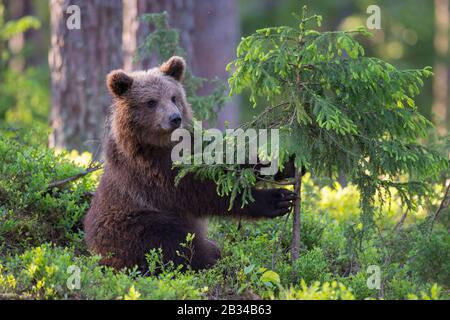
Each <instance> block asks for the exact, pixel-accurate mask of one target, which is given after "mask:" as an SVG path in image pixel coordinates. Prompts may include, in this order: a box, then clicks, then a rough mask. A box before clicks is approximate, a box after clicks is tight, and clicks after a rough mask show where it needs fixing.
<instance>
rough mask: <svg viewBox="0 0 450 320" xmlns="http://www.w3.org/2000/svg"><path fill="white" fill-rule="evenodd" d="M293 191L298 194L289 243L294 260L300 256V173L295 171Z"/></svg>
mask: <svg viewBox="0 0 450 320" xmlns="http://www.w3.org/2000/svg"><path fill="white" fill-rule="evenodd" d="M294 193H295V194H296V195H297V196H298V199H296V200H295V204H294V219H293V222H292V243H291V259H292V262H295V261H296V260H297V259H298V257H299V256H300V226H301V224H300V223H301V220H300V217H301V211H302V173H301V171H297V172H296V173H295V186H294Z"/></svg>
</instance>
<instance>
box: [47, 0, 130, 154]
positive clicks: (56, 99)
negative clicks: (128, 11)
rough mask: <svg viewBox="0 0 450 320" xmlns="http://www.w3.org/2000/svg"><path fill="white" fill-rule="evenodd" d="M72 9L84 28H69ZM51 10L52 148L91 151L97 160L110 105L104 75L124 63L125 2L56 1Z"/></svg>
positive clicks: (92, 0)
mask: <svg viewBox="0 0 450 320" xmlns="http://www.w3.org/2000/svg"><path fill="white" fill-rule="evenodd" d="M70 5H78V6H79V7H80V12H81V29H80V30H76V29H73V30H69V29H68V28H67V27H66V20H67V19H68V18H69V17H70V16H71V14H68V13H67V7H68V6H70ZM50 10H51V33H52V36H51V50H50V53H49V65H50V71H51V78H52V112H51V126H52V130H53V131H52V133H51V136H50V141H49V142H50V146H51V147H56V148H67V149H77V150H80V151H84V150H87V151H90V152H93V153H94V155H96V157H97V158H98V156H99V155H100V152H99V151H100V145H101V140H102V138H103V132H104V127H105V117H106V115H107V112H108V107H109V105H110V104H111V97H110V95H109V94H108V92H107V89H106V85H105V77H106V75H107V74H108V72H109V71H111V70H112V69H116V68H121V67H122V65H123V55H122V0H90V1H85V0H70V1H69V0H52V1H51V3H50Z"/></svg>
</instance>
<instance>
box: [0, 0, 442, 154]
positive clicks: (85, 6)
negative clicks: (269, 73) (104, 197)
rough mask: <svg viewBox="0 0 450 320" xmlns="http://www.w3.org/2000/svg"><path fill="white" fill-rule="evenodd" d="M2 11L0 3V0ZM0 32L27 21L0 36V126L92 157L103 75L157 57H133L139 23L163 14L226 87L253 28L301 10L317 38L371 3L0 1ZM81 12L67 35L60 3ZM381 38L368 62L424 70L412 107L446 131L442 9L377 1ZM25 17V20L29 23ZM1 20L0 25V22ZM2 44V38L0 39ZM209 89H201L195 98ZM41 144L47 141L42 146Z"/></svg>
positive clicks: (106, 100)
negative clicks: (313, 21)
mask: <svg viewBox="0 0 450 320" xmlns="http://www.w3.org/2000/svg"><path fill="white" fill-rule="evenodd" d="M0 3H1V1H0ZM3 4H4V12H0V15H1V18H2V19H0V29H1V28H5V27H7V25H8V21H10V20H16V19H19V18H23V17H27V16H29V17H30V19H31V20H30V21H28V23H29V26H31V28H29V29H28V30H27V31H25V32H16V33H15V34H14V35H13V36H11V37H6V36H5V35H4V34H3V35H0V41H1V43H0V53H1V56H2V63H1V65H0V79H1V80H0V81H1V86H0V124H1V125H2V126H4V127H5V126H6V127H12V128H15V129H23V130H29V129H33V130H35V131H36V132H37V134H36V137H35V138H36V139H37V140H38V141H40V142H42V143H45V144H46V143H47V142H49V144H50V146H52V147H57V148H63V147H64V148H68V149H77V150H80V151H85V150H87V151H90V152H93V153H96V152H98V149H99V145H100V142H101V138H102V132H103V127H104V121H105V116H106V114H107V110H108V106H109V104H110V99H111V98H110V96H109V95H108V93H107V91H106V87H105V85H104V78H105V75H106V74H107V73H108V72H109V71H110V70H112V69H115V68H124V69H125V70H133V69H145V68H149V67H151V66H154V65H155V63H156V57H145V58H144V59H141V60H139V61H137V60H136V59H135V58H134V57H135V55H136V52H137V51H138V49H139V46H140V45H142V44H143V40H144V38H145V37H146V36H147V35H148V33H149V32H150V31H151V28H150V26H149V25H148V23H146V22H145V21H142V20H140V19H139V16H141V15H142V14H145V13H152V12H162V11H167V12H168V13H169V16H170V24H171V26H172V27H175V28H177V29H179V30H180V37H181V45H182V47H183V49H184V50H185V51H186V58H187V59H188V63H189V67H190V68H191V70H192V72H193V74H194V75H196V76H199V77H204V78H208V79H213V78H215V77H218V78H220V79H222V80H226V79H227V76H228V75H227V72H226V71H225V66H226V64H227V63H228V62H230V61H231V60H232V59H233V58H234V56H235V48H236V45H237V43H238V41H239V39H240V37H241V36H245V35H248V34H249V33H251V32H253V31H254V30H255V29H258V28H261V27H266V26H273V25H280V24H285V25H292V24H294V23H295V20H294V18H293V17H292V15H291V12H293V11H298V9H299V8H300V7H301V6H302V5H304V4H307V5H308V6H309V9H310V12H314V13H317V14H321V15H323V16H324V25H323V26H322V29H323V30H345V29H351V28H355V27H358V26H361V25H363V26H364V25H365V24H366V19H367V17H368V16H369V14H368V13H366V9H367V7H368V6H369V5H371V4H374V1H365V0H358V1H357V0H344V1H339V2H337V1H298V0H280V1H273V0H264V1H259V0H250V1H235V0H231V1H219V0H217V1H202V0H130V1H119V0H116V1H106V0H94V1H83V0H73V1H62V0H52V1H36V0H34V1H33V0H14V1H12V0H4V1H3ZM72 4H76V5H79V7H80V9H81V30H69V29H67V28H66V20H67V18H68V17H69V16H70V14H68V13H67V12H66V11H67V7H68V6H69V5H72ZM376 4H377V5H378V6H380V8H381V23H382V29H381V30H373V37H371V38H370V39H369V40H368V41H367V43H365V45H366V47H367V51H368V55H375V56H377V57H380V58H381V59H384V60H386V61H388V62H390V63H392V64H394V65H396V66H397V67H399V68H403V69H408V68H421V67H424V66H427V65H429V66H433V67H434V72H435V77H434V79H433V80H429V81H427V82H426V83H425V88H424V90H423V93H422V95H421V96H420V97H419V100H418V105H419V106H420V108H421V112H422V113H423V114H424V115H426V116H427V118H429V119H431V120H432V121H433V122H434V123H435V125H436V126H437V127H438V130H439V132H440V133H441V134H445V133H446V132H447V130H448V128H449V115H448V86H449V76H450V73H449V65H448V41H449V39H448V36H449V35H448V29H449V1H448V0H435V1H414V2H412V1H395V2H393V1H376ZM31 17H32V18H31ZM1 21H3V22H1ZM2 37H3V38H2ZM210 91H211V87H210V86H209V85H205V86H204V87H202V88H201V89H200V90H199V94H200V95H202V94H207V93H209V92H210ZM246 100H247V99H245V96H244V97H243V98H242V99H239V100H238V99H234V100H232V101H229V102H228V103H227V107H226V108H224V109H223V111H221V113H220V114H219V117H218V120H217V124H216V125H217V126H218V127H223V123H224V121H229V122H230V124H231V126H232V127H233V126H236V125H237V123H239V122H242V121H245V120H248V119H249V118H250V117H251V116H252V114H254V113H257V112H258V110H254V111H252V109H251V108H247V105H246V104H247V102H246ZM48 137H49V138H48Z"/></svg>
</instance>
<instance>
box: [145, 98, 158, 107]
mask: <svg viewBox="0 0 450 320" xmlns="http://www.w3.org/2000/svg"><path fill="white" fill-rule="evenodd" d="M157 104H158V101H156V100H153V99H152V100H150V101H149V102H147V107H149V108H154V107H156V105H157Z"/></svg>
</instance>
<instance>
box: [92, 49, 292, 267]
mask: <svg viewBox="0 0 450 320" xmlns="http://www.w3.org/2000/svg"><path fill="white" fill-rule="evenodd" d="M184 69H185V62H184V60H183V59H182V58H179V57H172V58H171V59H170V60H169V61H168V62H166V63H165V64H163V65H162V66H161V67H160V68H154V69H151V70H149V71H146V72H144V71H140V72H134V73H131V74H126V73H124V72H123V71H121V70H119V71H113V72H111V73H110V74H109V75H108V77H107V85H108V88H109V89H110V91H111V92H112V94H113V95H114V97H115V101H114V105H113V111H112V125H111V133H110V134H109V137H108V138H107V140H106V142H105V143H106V147H105V149H106V164H105V170H104V174H103V176H102V179H101V182H100V185H99V187H98V190H97V192H96V194H95V197H94V199H93V201H92V204H91V208H90V210H89V212H88V214H87V216H86V218H85V220H84V228H85V236H86V242H87V245H88V247H89V248H90V249H91V250H92V251H93V252H95V253H98V254H101V255H102V256H103V260H102V261H103V263H104V264H106V265H110V266H112V267H114V268H116V269H120V268H123V267H132V266H134V265H137V266H138V267H139V268H140V269H141V270H143V271H145V270H146V267H147V266H146V260H145V254H146V253H147V252H148V251H149V250H150V249H152V248H162V250H163V258H164V261H166V262H167V261H173V262H174V263H175V264H177V265H178V264H183V265H187V264H190V265H191V267H192V268H193V269H202V268H206V267H209V266H212V265H213V264H214V263H215V262H216V261H217V259H219V257H220V251H219V249H218V248H217V246H216V245H215V244H214V242H212V241H210V240H208V239H207V238H206V221H205V218H206V217H207V216H212V215H221V216H235V217H236V216H240V217H244V218H245V217H247V218H258V217H276V216H280V215H283V214H285V213H287V212H288V211H289V210H290V206H291V200H292V199H293V196H292V194H291V193H289V192H288V191H286V190H284V189H272V190H256V189H255V190H253V197H254V198H255V200H256V201H255V202H254V203H253V204H251V205H248V206H246V207H245V208H244V209H242V208H241V206H240V204H239V203H236V205H235V206H234V207H233V208H232V210H231V211H228V210H227V209H228V204H229V199H228V198H227V197H219V196H218V195H217V194H216V188H215V185H214V183H213V182H210V181H200V180H197V179H194V177H193V176H186V177H185V178H183V179H182V180H181V183H180V184H179V185H178V186H177V187H175V185H174V178H175V176H176V174H177V172H176V171H175V170H172V162H171V157H170V155H171V148H172V142H170V135H171V133H172V131H173V128H171V127H170V120H169V118H170V116H171V115H173V114H175V113H179V114H180V115H181V118H182V121H181V126H186V125H187V124H188V123H189V122H190V121H191V119H192V111H191V108H190V106H189V105H188V103H187V102H186V96H185V92H184V89H183V87H182V85H181V83H180V82H179V80H180V79H182V77H183V74H184ZM174 97H175V98H174ZM155 101H156V104H155ZM187 233H195V239H194V242H193V246H194V254H193V256H192V257H190V258H191V259H190V261H186V260H185V259H184V258H182V257H180V256H179V255H178V254H177V250H178V251H180V252H183V250H182V248H181V247H180V245H179V244H180V243H182V242H185V239H186V235H187Z"/></svg>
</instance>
